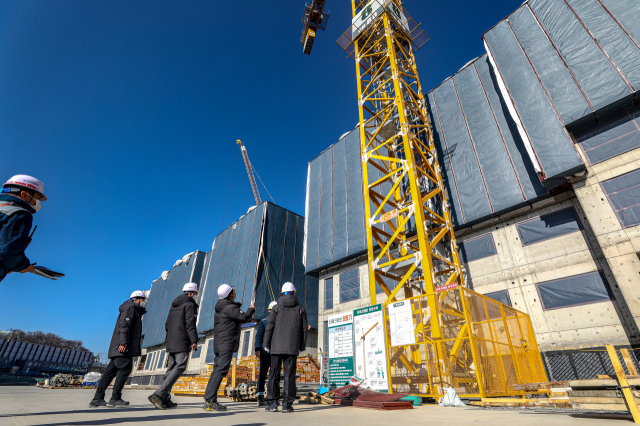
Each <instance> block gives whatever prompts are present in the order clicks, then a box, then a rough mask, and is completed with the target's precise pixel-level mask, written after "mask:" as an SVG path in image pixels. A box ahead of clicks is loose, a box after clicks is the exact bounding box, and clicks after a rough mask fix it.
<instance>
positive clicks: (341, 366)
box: [328, 311, 353, 387]
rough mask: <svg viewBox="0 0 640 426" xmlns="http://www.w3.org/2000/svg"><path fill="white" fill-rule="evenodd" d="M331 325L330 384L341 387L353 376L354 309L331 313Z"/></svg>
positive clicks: (329, 323)
mask: <svg viewBox="0 0 640 426" xmlns="http://www.w3.org/2000/svg"><path fill="white" fill-rule="evenodd" d="M328 326H329V333H328V335H329V386H330V387H341V386H344V385H346V384H348V383H349V379H351V376H353V311H349V312H344V313H341V314H337V315H331V316H330V317H329V321H328Z"/></svg>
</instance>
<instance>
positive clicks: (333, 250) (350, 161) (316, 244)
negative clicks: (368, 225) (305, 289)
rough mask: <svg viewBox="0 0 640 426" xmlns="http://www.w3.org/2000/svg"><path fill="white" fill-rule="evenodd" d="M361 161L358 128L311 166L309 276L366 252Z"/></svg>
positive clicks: (307, 243) (308, 214) (308, 203)
mask: <svg viewBox="0 0 640 426" xmlns="http://www.w3.org/2000/svg"><path fill="white" fill-rule="evenodd" d="M360 158H361V155H360V134H359V130H358V129H355V130H353V131H352V132H350V133H349V134H347V135H346V136H345V137H343V138H341V139H340V140H339V141H338V142H337V143H336V144H334V145H332V146H330V147H329V148H328V149H327V150H325V151H324V152H323V153H322V154H320V155H319V156H318V157H316V158H315V159H314V160H312V161H311V162H310V163H309V174H308V176H307V179H308V192H307V200H308V201H307V207H306V209H307V212H306V214H307V229H306V236H307V239H306V245H305V253H306V258H305V267H306V272H307V273H311V274H315V273H317V272H318V271H320V270H321V269H325V268H327V267H329V266H332V265H335V264H337V263H340V262H344V261H345V260H348V259H351V258H354V257H357V256H360V255H362V254H363V253H365V252H366V249H367V246H366V234H365V226H364V196H363V184H362V162H361V160H360ZM376 173H378V171H377V170H376ZM376 176H377V174H376Z"/></svg>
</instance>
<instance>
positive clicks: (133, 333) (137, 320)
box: [107, 300, 147, 358]
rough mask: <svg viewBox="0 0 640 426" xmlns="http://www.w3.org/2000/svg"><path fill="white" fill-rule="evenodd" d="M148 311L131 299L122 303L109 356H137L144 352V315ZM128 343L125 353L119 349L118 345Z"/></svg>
mask: <svg viewBox="0 0 640 426" xmlns="http://www.w3.org/2000/svg"><path fill="white" fill-rule="evenodd" d="M145 312H147V310H146V309H145V308H143V307H142V306H140V305H138V304H137V303H135V302H132V301H131V300H127V301H126V302H124V303H123V304H122V305H120V315H118V320H117V321H116V328H115V329H114V330H113V337H111V344H110V345H109V353H108V354H107V356H108V357H109V358H116V357H119V356H124V357H128V358H130V357H135V356H140V355H141V354H142V349H141V348H140V345H141V343H142V342H141V340H142V339H141V337H142V316H143V315H144V314H145ZM120 345H127V350H126V351H124V353H121V352H120V351H118V346H120Z"/></svg>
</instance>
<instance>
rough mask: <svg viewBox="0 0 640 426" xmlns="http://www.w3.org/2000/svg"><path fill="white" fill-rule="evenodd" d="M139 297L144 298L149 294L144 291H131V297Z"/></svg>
mask: <svg viewBox="0 0 640 426" xmlns="http://www.w3.org/2000/svg"><path fill="white" fill-rule="evenodd" d="M139 298H143V299H146V298H147V295H146V294H145V293H144V291H141V290H136V291H134V292H133V293H131V297H129V299H139Z"/></svg>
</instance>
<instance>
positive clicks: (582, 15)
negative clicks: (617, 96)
mask: <svg viewBox="0 0 640 426" xmlns="http://www.w3.org/2000/svg"><path fill="white" fill-rule="evenodd" d="M567 3H568V4H569V6H570V7H571V8H572V9H573V12H574V13H575V14H576V15H577V16H578V18H579V19H580V21H582V24H583V25H584V26H585V27H586V28H587V30H588V31H589V32H591V34H593V36H594V37H595V39H596V40H597V43H598V44H599V45H600V47H601V48H602V50H604V52H605V53H606V55H607V56H608V57H609V58H610V60H611V62H613V64H614V65H615V67H616V68H617V69H618V71H619V72H620V74H622V75H623V76H624V78H625V79H626V80H627V82H628V83H629V84H630V85H631V87H632V89H633V90H634V91H637V90H638V89H640V47H638V45H636V44H635V42H634V41H633V40H631V39H630V38H629V36H628V35H627V33H626V32H625V31H624V29H622V28H621V27H620V25H619V24H618V23H617V22H616V21H615V19H613V17H612V16H611V15H610V14H609V13H608V12H607V11H606V9H605V8H604V7H603V6H602V4H601V3H600V2H599V1H598V0H567ZM638 4H639V3H638V2H636V9H637V8H638V6H637V5H638Z"/></svg>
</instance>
